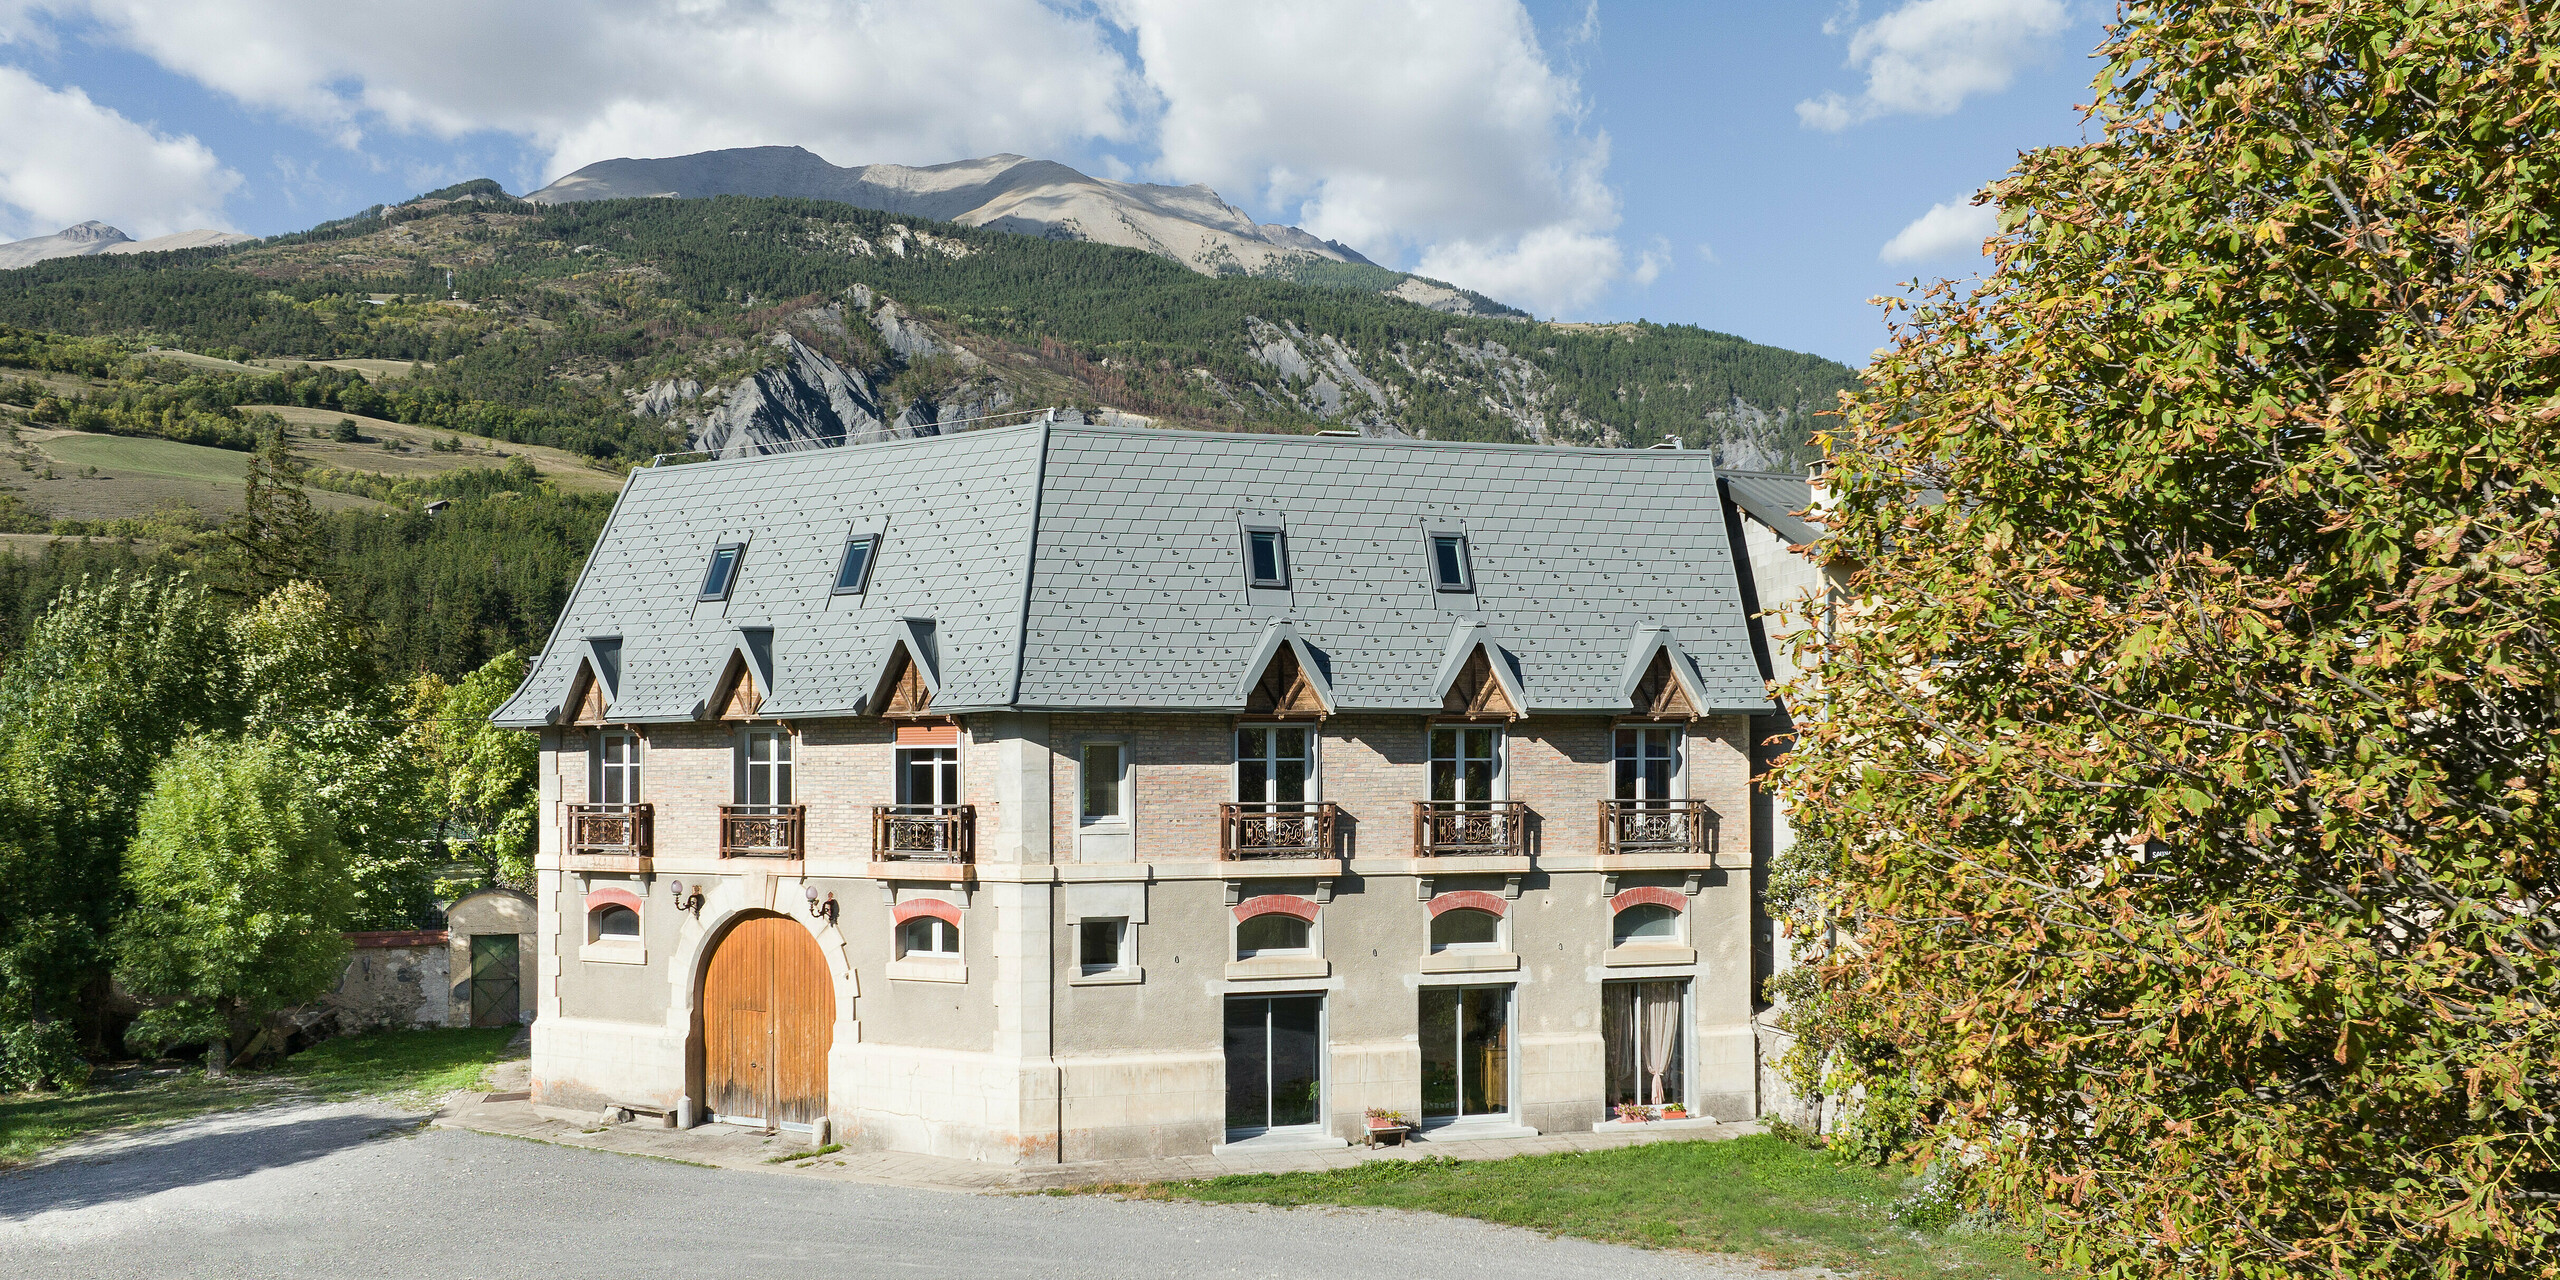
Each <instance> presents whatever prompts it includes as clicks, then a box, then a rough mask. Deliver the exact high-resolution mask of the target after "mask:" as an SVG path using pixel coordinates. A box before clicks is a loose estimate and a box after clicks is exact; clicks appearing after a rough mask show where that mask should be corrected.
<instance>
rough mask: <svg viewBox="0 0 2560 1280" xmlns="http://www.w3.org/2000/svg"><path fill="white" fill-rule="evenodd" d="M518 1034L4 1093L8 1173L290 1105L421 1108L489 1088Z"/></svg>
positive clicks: (0, 1104)
mask: <svg viewBox="0 0 2560 1280" xmlns="http://www.w3.org/2000/svg"><path fill="white" fill-rule="evenodd" d="M514 1037H515V1028H513V1027H487V1028H471V1029H466V1030H431V1031H376V1032H373V1033H371V1034H368V1035H361V1036H348V1037H345V1038H343V1039H338V1040H325V1041H322V1042H321V1043H319V1044H317V1045H314V1046H312V1047H311V1048H308V1049H305V1050H303V1051H302V1052H300V1053H297V1054H295V1055H294V1056H292V1057H290V1058H287V1059H285V1060H284V1062H283V1063H281V1064H279V1065H278V1066H276V1067H274V1068H272V1069H270V1070H266V1071H241V1072H234V1073H233V1074H232V1075H230V1076H229V1077H226V1078H223V1079H207V1078H205V1074H204V1070H203V1069H202V1068H201V1067H193V1066H188V1067H179V1066H171V1065H161V1066H149V1067H133V1068H128V1069H126V1070H124V1071H120V1072H115V1073H113V1074H104V1073H102V1074H101V1075H100V1076H99V1077H98V1079H97V1080H96V1081H95V1082H93V1083H92V1084H91V1085H90V1086H89V1087H88V1088H86V1089H83V1090H81V1091H79V1092H78V1093H11V1094H0V1167H6V1166H8V1165H12V1164H18V1163H21V1162H24V1161H26V1160H29V1159H32V1158H34V1157H35V1156H38V1155H41V1154H43V1153H44V1152H46V1151H48V1150H51V1149H52V1148H54V1147H58V1146H61V1145H62V1144H63V1143H66V1142H69V1141H71V1140H73V1139H75V1138H85V1137H88V1136H90V1135H92V1134H98V1133H104V1132H107V1131H109V1130H113V1129H130V1128H149V1127H152V1126H156V1125H164V1124H170V1123H173V1122H175V1121H179V1120H188V1119H192V1118H194V1117H196V1116H201V1115H209V1114H211V1113H213V1112H216V1111H236V1110H239V1109H241V1108H244V1107H254V1106H257V1105H259V1104H261V1103H267V1102H276V1101H280V1100H283V1099H287V1098H319V1099H324V1100H329V1101H336V1100H340V1099H345V1098H355V1097H380V1098H386V1099H389V1100H391V1101H393V1102H397V1103H402V1104H406V1105H420V1104H423V1103H427V1102H431V1101H433V1100H435V1099H436V1098H437V1097H439V1096H441V1095H443V1094H446V1093H449V1092H451V1091H453V1090H455V1089H470V1088H476V1087H478V1086H479V1084H480V1082H481V1079H482V1077H483V1076H485V1075H486V1074H487V1073H488V1070H489V1068H490V1067H491V1066H492V1065H494V1064H496V1063H498V1062H501V1061H503V1060H505V1058H506V1057H507V1042H508V1041H509V1040H512V1039H513V1038H514Z"/></svg>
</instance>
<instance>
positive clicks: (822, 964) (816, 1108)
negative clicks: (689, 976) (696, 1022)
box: [702, 914, 836, 1128]
mask: <svg viewBox="0 0 2560 1280" xmlns="http://www.w3.org/2000/svg"><path fill="white" fill-rule="evenodd" d="M835 1031H836V1002H835V992H834V988H833V984H832V983H831V982H829V981H828V978H827V962H826V957H825V955H824V953H822V952H820V951H819V950H818V942H817V939H815V938H812V937H810V936H809V930H808V929H807V928H805V927H803V926H802V925H801V924H800V922H799V921H797V920H794V919H792V918H791V917H789V916H781V915H770V914H757V915H751V916H748V917H746V918H744V919H742V920H740V921H738V923H737V924H736V925H734V926H732V927H731V928H730V930H729V932H728V933H726V934H724V935H722V937H721V939H720V942H719V945H718V946H717V947H715V948H714V949H713V950H712V952H711V963H710V964H709V965H707V966H705V967H704V969H703V972H702V1091H703V1102H704V1103H705V1104H706V1106H707V1107H708V1109H709V1110H710V1112H711V1114H712V1117H713V1118H714V1119H718V1120H723V1121H727V1122H729V1123H731V1124H755V1125H761V1126H764V1127H766V1128H773V1127H775V1126H776V1125H783V1124H788V1125H808V1124H814V1123H816V1122H817V1120H818V1118H819V1117H820V1116H823V1115H825V1114H827V1046H828V1045H829V1044H831V1043H833V1042H834V1040H835Z"/></svg>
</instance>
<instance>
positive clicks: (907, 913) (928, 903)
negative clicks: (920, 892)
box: [889, 898, 960, 927]
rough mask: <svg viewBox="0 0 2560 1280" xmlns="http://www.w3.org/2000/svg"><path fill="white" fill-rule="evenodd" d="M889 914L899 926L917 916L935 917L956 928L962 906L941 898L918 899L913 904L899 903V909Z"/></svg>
mask: <svg viewBox="0 0 2560 1280" xmlns="http://www.w3.org/2000/svg"><path fill="white" fill-rule="evenodd" d="M889 914H890V916H891V918H893V919H895V920H896V921H897V922H898V923H899V924H905V923H906V922H908V921H909V920H913V919H915V918H916V917H917V916H933V917H935V918H936V919H941V920H948V921H950V922H951V923H952V924H953V925H954V926H955V927H956V926H957V925H958V924H959V923H960V904H959V903H956V902H944V901H943V900H942V899H940V898H918V899H916V900H914V901H912V902H901V903H899V904H898V909H897V910H895V911H893V912H890V913H889Z"/></svg>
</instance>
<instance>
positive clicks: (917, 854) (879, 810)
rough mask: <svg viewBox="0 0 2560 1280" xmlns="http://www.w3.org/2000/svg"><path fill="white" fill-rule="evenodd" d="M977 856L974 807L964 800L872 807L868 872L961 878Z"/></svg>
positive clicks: (900, 876)
mask: <svg viewBox="0 0 2560 1280" xmlns="http://www.w3.org/2000/svg"><path fill="white" fill-rule="evenodd" d="M977 857H978V809H977V806H976V805H967V804H944V805H932V804H875V805H873V806H871V875H872V876H873V878H875V879H883V880H943V881H955V880H966V879H968V878H970V876H971V875H972V874H973V873H974V864H975V863H976V862H977Z"/></svg>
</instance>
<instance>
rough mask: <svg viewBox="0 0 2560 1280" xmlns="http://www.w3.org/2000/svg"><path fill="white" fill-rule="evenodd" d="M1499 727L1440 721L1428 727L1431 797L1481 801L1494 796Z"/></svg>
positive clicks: (1498, 773) (1499, 766)
mask: <svg viewBox="0 0 2560 1280" xmlns="http://www.w3.org/2000/svg"><path fill="white" fill-rule="evenodd" d="M1501 772H1502V730H1501V729H1499V728H1496V727H1494V726H1492V725H1442V726H1437V727H1434V728H1433V729H1432V730H1431V798H1432V799H1433V800H1435V801H1438V802H1440V803H1443V804H1483V803H1486V802H1488V801H1491V800H1494V799H1496V798H1498V794H1499V793H1498V790H1497V788H1498V787H1499V786H1500V778H1501Z"/></svg>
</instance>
